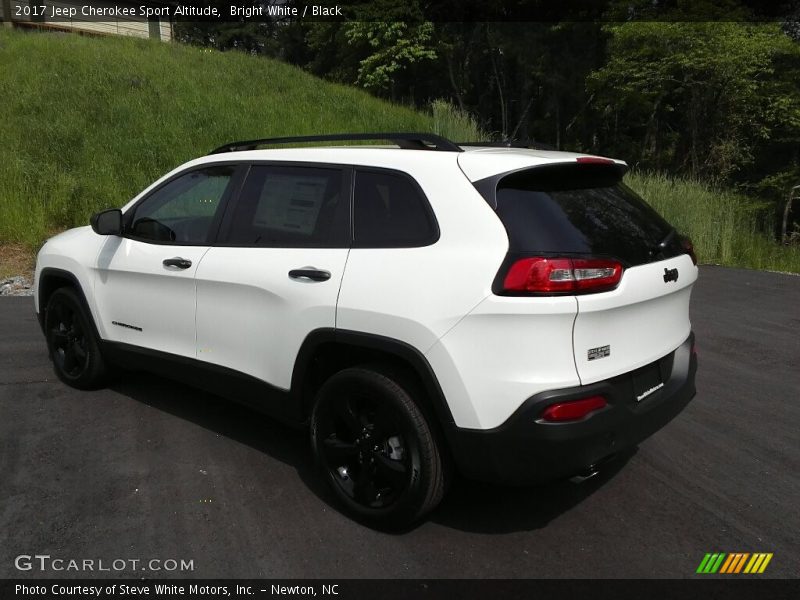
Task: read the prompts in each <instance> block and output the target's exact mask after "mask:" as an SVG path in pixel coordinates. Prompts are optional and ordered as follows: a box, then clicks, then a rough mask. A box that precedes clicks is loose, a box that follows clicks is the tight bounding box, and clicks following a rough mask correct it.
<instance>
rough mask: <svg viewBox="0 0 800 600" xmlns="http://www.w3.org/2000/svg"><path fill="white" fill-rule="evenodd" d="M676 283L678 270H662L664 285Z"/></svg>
mask: <svg viewBox="0 0 800 600" xmlns="http://www.w3.org/2000/svg"><path fill="white" fill-rule="evenodd" d="M670 281H678V269H664V283H669V282H670Z"/></svg>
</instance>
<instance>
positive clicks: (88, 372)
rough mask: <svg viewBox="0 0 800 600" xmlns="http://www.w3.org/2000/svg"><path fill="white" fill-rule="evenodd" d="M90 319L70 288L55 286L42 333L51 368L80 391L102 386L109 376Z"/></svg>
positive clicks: (48, 304)
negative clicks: (51, 363)
mask: <svg viewBox="0 0 800 600" xmlns="http://www.w3.org/2000/svg"><path fill="white" fill-rule="evenodd" d="M91 319H92V318H91V316H90V315H89V313H88V311H87V310H86V308H85V307H84V304H83V302H82V301H81V299H80V298H79V297H78V294H77V293H76V292H75V290H73V289H72V288H68V287H63V288H59V289H57V290H56V291H55V292H53V295H52V296H50V300H49V301H48V302H47V309H46V311H45V336H46V338H47V350H48V352H49V354H50V358H51V360H52V361H53V368H54V370H55V372H56V376H57V377H58V378H59V379H60V380H61V381H63V382H64V383H66V384H67V385H69V386H71V387H74V388H77V389H79V390H92V389H97V388H99V387H102V386H103V385H104V384H105V382H106V379H107V376H108V368H107V367H106V363H105V361H104V360H103V355H102V354H101V353H100V346H99V344H98V342H97V337H96V336H95V334H94V326H93V323H92V320H91Z"/></svg>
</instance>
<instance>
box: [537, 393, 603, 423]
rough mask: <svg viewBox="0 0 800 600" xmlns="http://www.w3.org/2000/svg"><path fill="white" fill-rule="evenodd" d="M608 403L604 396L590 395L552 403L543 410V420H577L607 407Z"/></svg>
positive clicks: (559, 421) (555, 421)
mask: <svg viewBox="0 0 800 600" xmlns="http://www.w3.org/2000/svg"><path fill="white" fill-rule="evenodd" d="M607 404H608V403H607V402H606V399H605V398H604V397H603V396H589V397H588V398H581V399H580V400H570V401H569V402H558V403H557V404H551V405H550V406H548V407H547V408H545V409H544V411H542V415H541V417H540V418H541V420H542V421H547V422H548V423H563V422H564V421H577V420H579V419H583V418H584V417H585V416H586V415H588V414H590V413H593V412H594V411H596V410H600V409H601V408H605V407H606V405H607Z"/></svg>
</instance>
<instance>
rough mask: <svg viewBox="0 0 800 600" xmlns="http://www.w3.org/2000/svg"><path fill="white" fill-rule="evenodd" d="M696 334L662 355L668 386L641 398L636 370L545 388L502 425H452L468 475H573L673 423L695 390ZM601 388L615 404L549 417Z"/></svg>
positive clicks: (515, 479) (513, 479)
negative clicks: (555, 408)
mask: <svg viewBox="0 0 800 600" xmlns="http://www.w3.org/2000/svg"><path fill="white" fill-rule="evenodd" d="M693 342H694V334H692V335H690V336H689V337H688V338H687V339H686V340H685V341H684V343H683V344H681V346H680V347H678V348H677V349H676V350H675V351H674V352H672V353H670V354H669V355H667V356H665V357H663V358H662V359H660V360H659V361H658V362H659V365H660V367H661V369H662V374H663V376H664V377H663V380H664V387H663V388H661V389H659V390H658V391H656V392H654V393H652V394H650V395H649V396H647V397H646V398H644V399H643V400H642V401H641V402H637V401H636V398H635V393H634V384H633V374H632V373H626V374H624V375H620V376H617V377H614V378H612V379H608V380H605V381H601V382H598V383H594V384H591V385H586V386H578V387H573V388H567V389H561V390H552V391H547V392H542V393H540V394H536V395H535V396H532V397H531V398H529V399H528V400H526V401H525V402H524V403H523V404H522V406H520V408H519V409H517V410H516V411H515V412H514V414H513V415H512V416H511V417H510V418H509V419H508V420H507V421H506V422H505V423H503V424H502V425H500V426H499V427H496V428H494V429H488V430H477V429H461V428H457V427H453V428H452V429H450V430H449V431H448V432H447V434H448V435H447V438H448V441H449V442H450V447H451V450H452V453H453V457H454V459H455V462H456V464H457V466H458V467H459V470H460V471H461V472H462V473H463V474H464V475H465V476H467V477H469V478H472V479H480V480H484V481H494V482H502V483H510V484H525V483H535V482H543V481H548V480H552V479H559V478H562V477H570V476H572V475H575V474H578V473H581V472H584V471H586V470H587V469H589V468H591V467H592V466H594V465H597V464H599V463H602V462H604V461H605V460H607V459H609V458H611V457H612V456H613V455H615V454H617V453H619V452H621V451H624V450H626V449H628V448H631V447H633V446H635V445H636V444H638V443H639V442H641V441H642V440H644V439H646V438H647V437H649V436H651V435H652V434H653V433H655V432H656V431H658V430H659V429H661V428H662V427H663V426H664V425H666V424H667V423H668V422H669V421H671V420H672V419H673V418H674V417H675V416H676V415H677V414H678V413H680V412H681V410H683V408H684V407H685V406H686V405H687V404H688V403H689V401H690V400H691V399H692V398H693V397H694V395H695V384H694V380H695V373H696V371H697V356H696V354H694V353H693V352H692V346H693ZM595 394H602V395H603V396H605V397H606V399H607V401H608V406H606V407H605V408H603V409H602V410H600V411H597V412H595V413H592V414H590V415H588V416H587V417H585V418H584V419H582V420H580V421H573V422H569V423H545V422H541V421H538V419H539V415H541V413H542V411H543V410H544V409H545V408H546V407H547V406H549V405H550V404H554V403H556V402H563V401H565V400H574V399H577V398H582V397H586V396H590V395H595Z"/></svg>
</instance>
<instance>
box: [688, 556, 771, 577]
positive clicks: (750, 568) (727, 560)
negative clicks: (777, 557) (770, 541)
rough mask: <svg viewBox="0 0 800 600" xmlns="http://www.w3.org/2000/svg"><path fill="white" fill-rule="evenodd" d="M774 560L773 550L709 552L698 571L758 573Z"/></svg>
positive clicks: (731, 573)
mask: <svg viewBox="0 0 800 600" xmlns="http://www.w3.org/2000/svg"><path fill="white" fill-rule="evenodd" d="M771 560H772V552H769V553H766V552H755V553H753V554H750V553H749V552H730V553H725V552H713V553H711V552H709V553H708V554H706V555H705V557H704V558H703V560H702V561H700V566H699V567H697V571H696V572H697V573H702V574H712V573H722V574H725V575H735V574H739V573H746V574H756V573H763V572H764V571H765V570H766V568H767V565H768V564H769V561H771Z"/></svg>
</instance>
